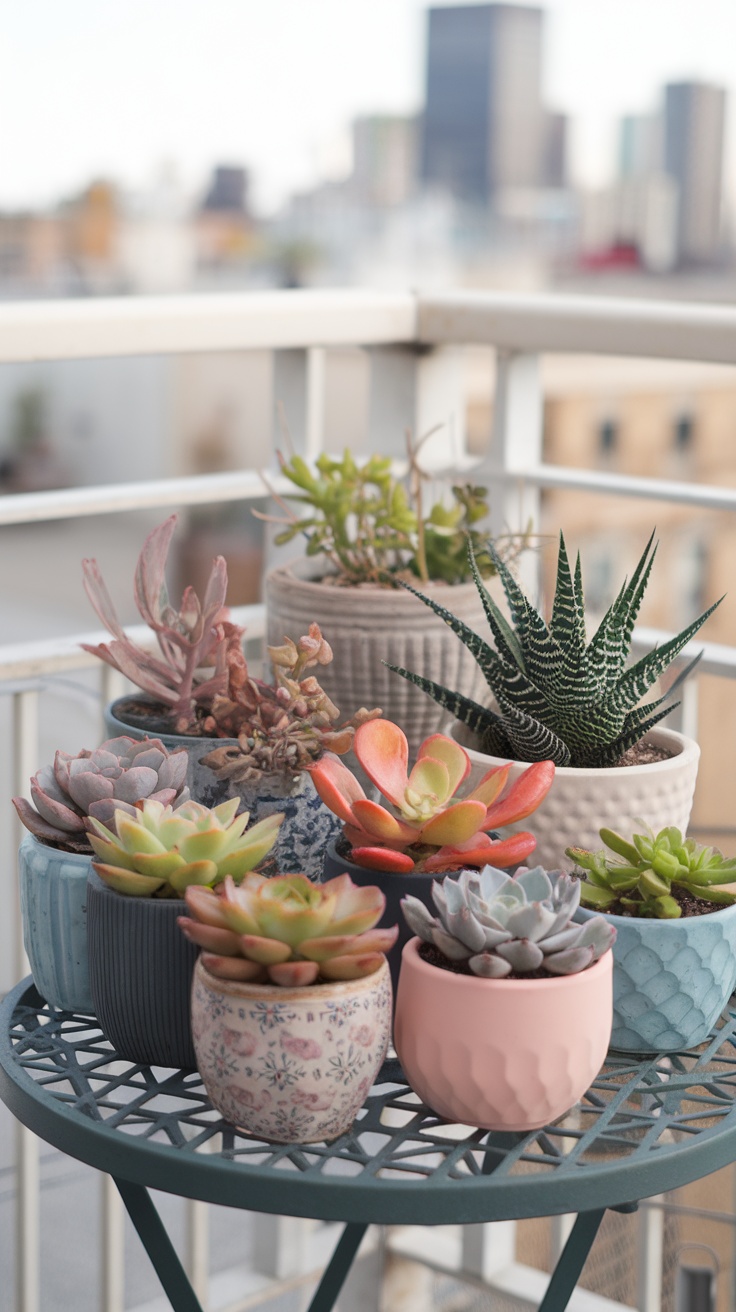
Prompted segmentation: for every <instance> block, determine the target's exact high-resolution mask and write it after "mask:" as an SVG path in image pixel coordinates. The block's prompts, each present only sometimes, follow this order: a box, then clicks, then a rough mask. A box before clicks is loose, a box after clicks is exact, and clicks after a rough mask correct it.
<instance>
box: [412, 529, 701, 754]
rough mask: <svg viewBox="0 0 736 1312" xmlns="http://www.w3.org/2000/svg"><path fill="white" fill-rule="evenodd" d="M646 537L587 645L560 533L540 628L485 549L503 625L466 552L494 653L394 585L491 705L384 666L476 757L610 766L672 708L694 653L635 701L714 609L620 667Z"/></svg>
mask: <svg viewBox="0 0 736 1312" xmlns="http://www.w3.org/2000/svg"><path fill="white" fill-rule="evenodd" d="M653 537H654V535H653V534H652V537H650V539H649V541H648V543H647V545H646V547H645V549H644V551H643V553H642V555H641V557H640V559H639V562H638V564H637V566H636V569H635V570H634V573H633V574H632V576H631V579H630V580H625V581H624V583H623V586H622V587H621V590H620V591H619V593H618V596H617V597H616V599H615V600H614V601H613V602H612V604H611V606H610V607H609V609H608V610H607V612H606V614H605V615H604V617H603V619H602V620H601V623H600V624H599V626H598V629H597V630H596V632H595V634H594V635H593V637H592V638H591V639H590V641H588V640H587V636H586V629H585V603H584V597H583V585H582V574H581V567H580V556H579V555H578V557H577V561H576V565H575V570H574V573H573V572H572V571H571V569H570V564H569V561H568V557H567V550H566V548H565V540H564V537H563V536H562V534H560V545H559V555H558V559H557V577H556V584H555V595H554V600H553V604H552V613H551V618H550V620H549V623H548V624H547V623H545V621H544V619H543V618H542V616H541V614H540V613H539V611H538V610H537V609H536V607H534V606H533V605H532V603H531V602H530V601H529V599H528V598H527V597H526V596H525V595H524V593H523V591H522V589H521V588H520V587H519V585H518V583H517V582H516V580H515V579H514V577H513V575H512V574H511V572H510V570H509V569H508V567H507V565H506V564H505V563H504V561H503V560H501V558H500V557H499V556H498V553H497V552H496V550H495V548H494V546H493V544H492V543H489V546H488V550H489V552H490V554H491V556H492V558H493V560H494V563H495V565H496V569H497V570H498V573H499V575H500V578H501V582H502V584H503V589H504V592H505V594H506V600H507V602H508V605H509V611H510V614H511V623H509V622H508V620H507V619H506V618H505V616H504V614H503V612H502V611H501V610H500V609H499V607H498V606H497V605H496V603H495V601H494V600H493V598H492V597H491V595H490V593H489V592H488V590H487V588H486V587H485V585H484V583H483V579H482V576H481V572H480V570H479V568H478V565H477V562H476V560H475V558H474V554H473V548H472V545H471V546H470V547H469V556H470V567H471V571H472V574H473V578H474V580H475V583H476V586H477V588H478V591H479V593H480V596H481V599H482V602H483V607H484V610H485V613H486V616H487V619H488V623H489V625H490V628H491V633H492V635H493V639H494V642H495V647H493V646H491V645H490V643H488V642H485V641H484V640H483V639H482V638H480V637H479V636H478V635H477V634H476V633H474V632H473V631H472V630H471V629H469V628H468V627H467V625H465V624H463V623H462V621H460V620H459V619H457V617H456V616H454V615H453V614H452V613H451V612H450V611H448V610H446V609H445V608H444V607H443V606H440V605H438V604H437V602H435V601H433V600H432V599H431V598H430V597H427V596H424V594H423V593H421V592H418V591H416V590H415V589H413V588H411V587H410V585H409V584H406V583H404V585H403V586H405V587H409V590H410V591H415V595H416V596H418V597H419V598H420V600H421V601H423V602H424V603H425V605H427V606H429V607H430V609H432V610H433V611H434V612H435V613H436V614H437V615H439V616H440V618H441V619H443V620H445V622H446V623H447V624H448V625H449V626H450V628H451V629H452V630H453V632H454V633H456V634H457V636H458V637H459V638H460V640H461V641H462V642H463V643H464V644H465V646H466V647H467V648H468V649H469V650H470V651H471V652H472V653H473V655H474V657H475V659H476V660H477V662H478V664H479V665H480V668H481V670H482V672H483V675H484V677H485V679H486V682H487V684H488V687H489V688H490V690H491V692H492V694H493V697H494V698H495V702H496V709H490V708H489V707H485V706H481V705H479V704H478V703H477V702H475V701H472V700H471V699H470V698H468V697H466V696H464V695H463V693H462V692H460V691H455V692H453V691H451V690H450V689H448V688H444V687H442V686H441V685H440V684H437V683H434V682H433V681H432V680H431V679H428V678H425V677H424V676H423V675H421V674H415V673H412V672H411V671H409V670H405V669H402V668H400V667H398V666H393V665H392V666H391V667H390V668H391V669H393V670H395V671H396V673H397V674H400V675H402V676H403V677H404V678H405V679H408V680H410V682H412V683H414V684H416V685H417V687H419V688H422V689H423V691H424V692H426V693H428V694H429V696H431V697H433V698H434V700H435V701H437V702H438V703H439V704H440V706H442V707H444V708H445V709H446V710H447V711H450V712H451V713H452V714H453V715H455V716H456V717H457V719H459V720H461V721H462V723H463V724H465V725H467V726H468V728H469V729H471V730H472V731H473V732H474V733H475V734H476V735H477V737H478V739H479V742H480V746H481V750H482V751H484V752H488V753H489V754H491V755H498V756H505V757H512V758H513V759H515V760H521V761H540V760H543V759H550V760H552V761H554V762H555V763H556V764H557V765H561V766H567V765H571V766H587V767H594V768H601V767H606V766H613V765H616V764H617V763H618V761H619V760H620V759H621V757H622V756H623V755H624V753H625V752H626V751H627V750H628V749H629V748H630V747H632V746H634V744H636V743H638V742H639V741H640V739H641V738H643V737H644V735H645V733H647V731H648V730H649V729H651V728H652V727H653V726H654V725H655V724H657V723H658V722H659V721H660V720H661V719H663V718H664V716H665V715H668V714H669V712H670V711H672V710H673V709H674V707H675V706H676V705H677V703H676V702H672V701H671V698H672V694H673V692H674V691H675V689H676V688H677V687H678V686H679V685H680V683H681V682H682V680H683V679H684V678H685V677H686V676H687V674H689V673H690V671H691V670H692V668H693V666H694V665H695V664H696V662H697V660H698V657H696V658H695V660H693V661H691V662H690V664H689V665H688V666H687V668H686V669H685V670H684V671H683V672H682V674H681V675H680V676H679V677H678V678H677V679H676V680H675V681H674V683H673V684H672V685H671V686H670V688H669V689H668V690H667V692H666V693H665V694H664V696H662V697H659V698H657V699H656V700H654V701H650V702H647V703H645V704H644V705H642V704H641V703H642V698H643V697H644V696H645V695H646V694H647V693H648V692H649V690H650V689H651V688H652V686H653V685H654V683H655V682H656V681H657V679H658V678H659V677H660V676H661V675H662V674H664V672H665V671H666V670H667V669H669V667H670V665H671V664H672V662H673V661H674V660H675V659H676V657H677V656H678V655H679V653H680V652H681V651H682V649H683V647H684V646H685V644H686V643H687V642H689V641H690V639H691V638H693V637H694V636H695V634H696V633H697V632H698V630H699V629H700V628H701V626H702V625H703V624H704V623H705V621H706V620H707V618H708V616H709V615H712V613H713V611H714V610H715V608H716V606H718V605H719V602H718V601H717V602H715V604H714V605H713V606H710V607H709V608H708V609H707V610H706V611H704V612H703V614H702V615H700V616H699V617H698V619H696V620H694V621H693V622H692V623H691V624H689V625H687V627H686V628H684V629H683V630H682V631H681V632H680V633H679V634H677V636H676V637H674V638H671V639H670V640H669V641H668V642H664V643H662V645H661V646H659V647H655V648H654V649H653V650H652V651H650V652H648V653H647V654H646V655H645V656H643V657H641V659H640V660H638V661H636V662H635V664H633V665H631V666H629V667H628V668H627V661H628V658H629V654H630V649H631V637H632V632H633V628H634V623H635V621H636V617H637V615H638V613H639V609H640V606H641V602H642V598H643V596H644V592H645V589H646V586H647V583H648V581H649V576H650V572H651V568H652V564H653V562H654V557H655V553H656V545H653ZM665 702H666V703H667V705H664V703H665Z"/></svg>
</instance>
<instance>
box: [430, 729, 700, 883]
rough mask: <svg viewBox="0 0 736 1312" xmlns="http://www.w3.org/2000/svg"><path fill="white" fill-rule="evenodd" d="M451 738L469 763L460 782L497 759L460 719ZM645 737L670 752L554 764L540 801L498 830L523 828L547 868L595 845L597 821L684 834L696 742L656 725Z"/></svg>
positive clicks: (523, 765)
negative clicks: (627, 760) (623, 761)
mask: <svg viewBox="0 0 736 1312" xmlns="http://www.w3.org/2000/svg"><path fill="white" fill-rule="evenodd" d="M450 732H451V736H452V737H453V738H454V739H455V741H456V742H459V743H460V744H461V746H462V747H464V748H465V750H466V752H467V753H468V756H469V757H470V762H471V773H470V776H469V779H468V781H467V783H466V787H467V788H469V789H470V788H472V787H473V786H474V784H476V783H477V782H478V780H479V779H480V778H481V777H482V776H483V775H484V774H485V773H486V772H487V771H488V770H490V769H491V768H492V767H493V766H494V765H505V764H506V762H505V759H504V758H502V757H500V756H488V755H486V753H485V752H479V751H478V750H477V747H476V743H477V739H476V738H475V735H474V734H471V733H470V731H469V730H468V729H467V728H466V727H465V725H463V724H459V723H458V722H457V721H456V722H455V724H453V726H452V728H451V730H450ZM646 741H647V742H651V743H656V744H658V745H660V746H662V747H666V748H667V749H668V750H669V751H671V752H672V753H673V755H672V756H670V757H669V758H668V759H667V760H665V761H655V762H652V763H651V764H650V765H628V766H613V767H612V768H611V769H609V770H592V769H581V768H577V767H574V766H558V767H557V770H556V772H555V778H554V783H553V784H552V787H551V789H550V791H549V793H548V794H547V796H546V797H545V799H544V801H543V802H542V804H541V805H540V806H538V807H537V809H536V811H535V812H534V813H533V814H532V815H530V816H529V818H528V819H527V820H523V821H522V822H521V823H520V824H518V825H510V826H508V828H507V829H505V830H504V833H510V832H514V831H516V830H520V829H528V830H530V831H531V833H533V834H534V836H535V838H536V840H537V846H536V849H535V851H534V854H533V856H532V857H530V858H529V861H530V862H534V863H539V864H540V865H543V866H544V867H545V868H546V869H547V870H557V869H565V870H569V869H571V868H572V865H573V863H572V862H571V861H570V860H569V858H568V857H566V856H565V848H567V847H586V848H593V849H594V850H596V851H597V850H598V848H599V847H600V846H601V841H600V836H599V830H600V829H602V828H603V827H604V826H606V827H608V828H609V829H614V830H616V831H617V832H619V833H622V834H623V835H624V836H625V837H630V835H631V834H632V832H633V831H634V827H635V824H636V822H637V821H641V820H643V821H644V822H645V824H648V825H650V826H651V828H652V829H653V830H654V832H655V833H656V832H657V831H658V830H660V829H664V828H665V826H667V825H676V826H677V828H678V829H680V830H682V832H683V833H685V832H686V830H687V826H688V821H689V819H690V811H691V809H692V804H693V795H694V792H695V781H696V778H697V774H698V761H699V759H700V748H699V746H698V744H697V743H696V742H695V740H694V739H693V738H686V737H685V735H684V734H681V733H676V732H675V730H674V729H663V728H662V727H661V726H657V728H656V729H652V730H651V732H650V733H648V734H647V735H646ZM527 766H528V762H525V761H513V762H512V764H511V771H510V774H509V782H510V783H513V781H514V780H515V779H517V778H518V777H519V775H520V774H521V773H522V772H523V771H524V770H526V769H527Z"/></svg>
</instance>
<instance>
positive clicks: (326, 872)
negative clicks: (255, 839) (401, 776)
mask: <svg viewBox="0 0 736 1312" xmlns="http://www.w3.org/2000/svg"><path fill="white" fill-rule="evenodd" d="M346 871H347V873H348V874H349V875H350V878H351V879H352V881H353V883H354V884H360V886H361V887H362V888H365V887H366V885H373V884H375V885H376V887H377V888H380V890H381V892H382V893H383V895H384V897H385V899H386V908H385V910H384V913H383V915H382V916H381V919H380V920H379V922H378V925H379V928H380V929H387V928H390V927H391V926H392V925H398V927H399V937H398V938H397V940H396V942H395V943H394V946H393V947H392V948H391V951H390V952H387V953H386V959H387V961H388V965H389V970H390V971H391V983H392V984H393V989H394V1000H395V999H396V989H397V987H398V983H399V971H400V970H401V953H402V951H403V949H404V944H405V943H408V942H409V939H410V938H413V937H414V930H413V929H409V926H408V925H407V923H406V921H405V920H404V914H403V912H402V910H401V899H402V897H406V895H407V893H411V894H412V896H413V897H418V898H419V900H420V902H423V903H424V905H425V906H426V907H428V908H429V910H430V911H431V912H432V914H433V915H434V913H435V906H434V903H433V901H432V884H433V883H434V881H435V879H439V880H443V879H444V875H425V874H409V875H397V874H396V873H395V871H393V870H369V869H368V868H367V867H366V866H358V865H356V864H355V862H353V861H347V860H346V859H345V857H342V856H340V855H339V853H338V851H337V844H336V840H335V839H333V841H332V842H331V843H330V844H329V846H328V848H327V851H326V852H325V859H324V865H323V867H322V878H323V880H324V881H325V882H326V881H327V880H328V879H336V878H337V876H338V875H344V874H345V872H346Z"/></svg>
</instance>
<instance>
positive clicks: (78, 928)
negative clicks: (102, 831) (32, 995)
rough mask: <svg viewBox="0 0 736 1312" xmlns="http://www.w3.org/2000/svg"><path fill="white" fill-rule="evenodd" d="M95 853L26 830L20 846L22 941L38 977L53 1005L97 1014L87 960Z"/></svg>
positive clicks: (42, 994)
mask: <svg viewBox="0 0 736 1312" xmlns="http://www.w3.org/2000/svg"><path fill="white" fill-rule="evenodd" d="M91 861H92V857H91V856H83V855H81V854H79V853H75V852H61V851H59V849H58V848H55V847H47V846H46V844H45V843H40V842H39V841H38V839H37V838H34V836H33V834H26V835H25V836H24V838H23V841H22V843H21V845H20V848H19V850H18V875H19V878H20V908H21V915H22V919H23V944H24V946H25V950H26V952H27V954H28V960H29V961H30V963H31V970H32V972H33V981H34V983H35V985H36V988H37V989H38V991H39V993H40V994H41V996H42V997H44V998H45V999H46V1001H47V1002H49V1003H50V1004H51V1006H52V1007H60V1008H62V1009H63V1010H65V1011H80V1012H82V1013H83V1014H85V1015H87V1014H89V1015H92V1014H94V1007H93V1006H92V995H91V993H90V987H89V968H88V964H87V876H88V874H89V870H90V863H91Z"/></svg>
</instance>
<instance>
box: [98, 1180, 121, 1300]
mask: <svg viewBox="0 0 736 1312" xmlns="http://www.w3.org/2000/svg"><path fill="white" fill-rule="evenodd" d="M101 1188H102V1271H101V1295H102V1297H101V1306H102V1307H103V1308H104V1309H105V1312H124V1308H125V1208H124V1206H123V1200H122V1198H121V1197H120V1194H119V1193H118V1189H117V1185H116V1184H115V1181H114V1180H113V1179H112V1177H111V1176H109V1175H103V1176H102V1180H101Z"/></svg>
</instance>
